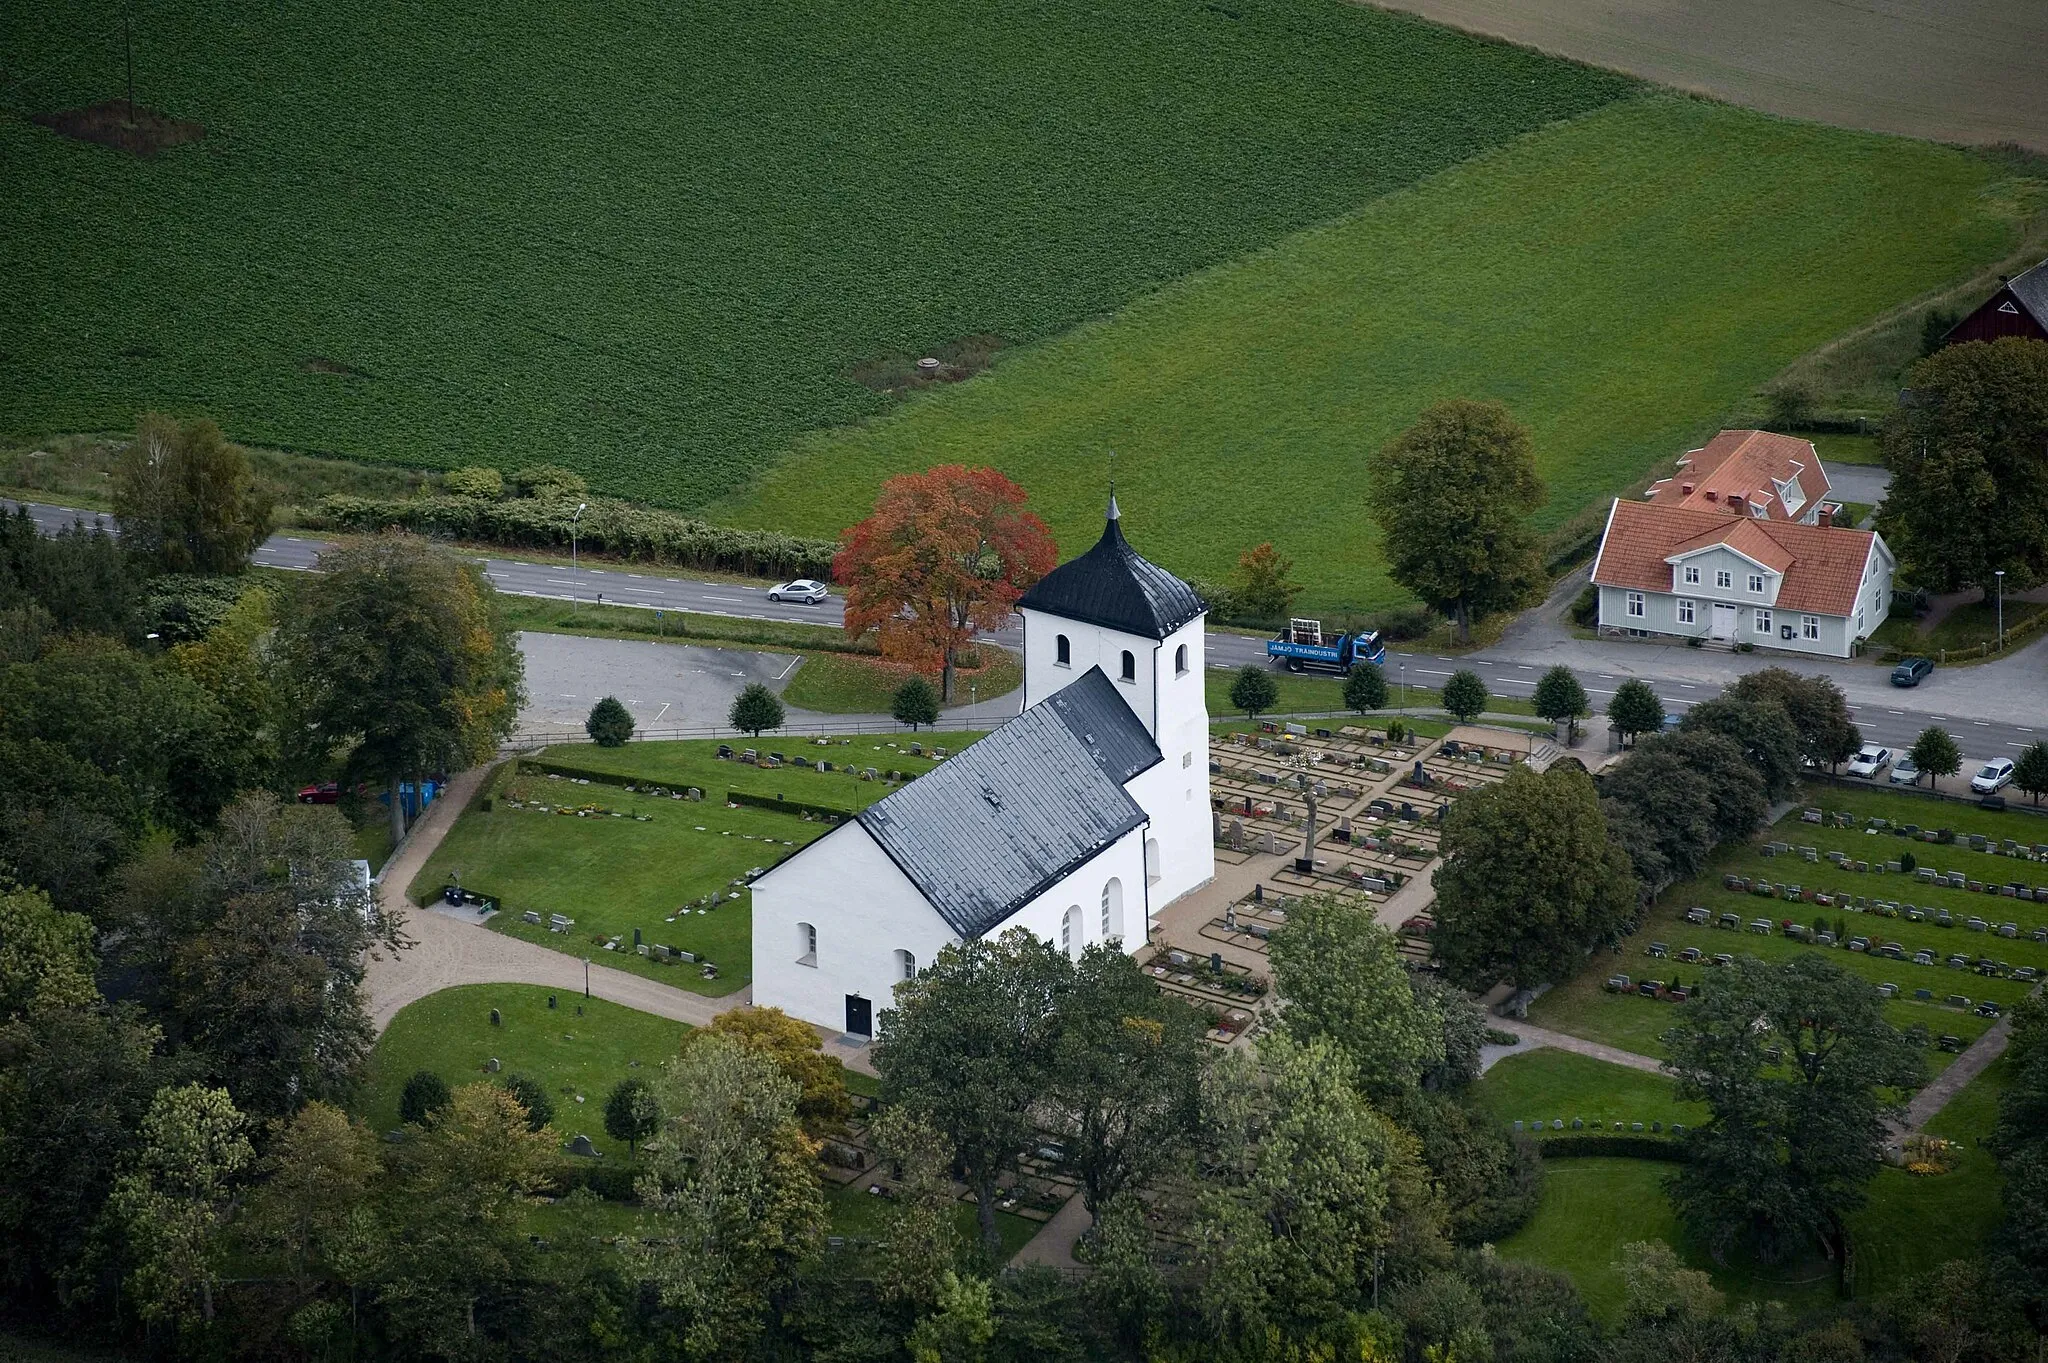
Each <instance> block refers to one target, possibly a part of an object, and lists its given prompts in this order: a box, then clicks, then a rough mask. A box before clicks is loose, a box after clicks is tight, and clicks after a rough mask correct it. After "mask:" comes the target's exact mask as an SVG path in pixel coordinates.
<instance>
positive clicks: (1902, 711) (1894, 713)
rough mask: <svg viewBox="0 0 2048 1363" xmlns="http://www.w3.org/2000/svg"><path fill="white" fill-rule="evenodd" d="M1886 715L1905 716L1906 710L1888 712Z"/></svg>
mask: <svg viewBox="0 0 2048 1363" xmlns="http://www.w3.org/2000/svg"><path fill="white" fill-rule="evenodd" d="M1885 713H1886V714H1888V715H1903V714H1905V713H1906V712H1905V711H1904V710H1887V711H1885Z"/></svg>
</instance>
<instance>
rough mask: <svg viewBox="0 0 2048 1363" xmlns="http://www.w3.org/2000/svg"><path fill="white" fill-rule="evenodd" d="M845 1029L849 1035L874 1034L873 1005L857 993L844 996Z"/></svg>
mask: <svg viewBox="0 0 2048 1363" xmlns="http://www.w3.org/2000/svg"><path fill="white" fill-rule="evenodd" d="M846 1030H847V1033H848V1034H849V1035H851V1036H873V1035H874V1034H875V1005H874V1004H872V1003H870V1002H868V1001H867V1000H866V999H864V998H862V997H861V996H860V995H858V994H848V995H847V996H846Z"/></svg>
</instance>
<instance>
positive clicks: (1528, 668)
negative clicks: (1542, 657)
mask: <svg viewBox="0 0 2048 1363" xmlns="http://www.w3.org/2000/svg"><path fill="white" fill-rule="evenodd" d="M1515 666H1516V667H1517V668H1519V669H1521V670H1522V671H1524V672H1534V671H1535V670H1536V664H1534V663H1516V664H1515Z"/></svg>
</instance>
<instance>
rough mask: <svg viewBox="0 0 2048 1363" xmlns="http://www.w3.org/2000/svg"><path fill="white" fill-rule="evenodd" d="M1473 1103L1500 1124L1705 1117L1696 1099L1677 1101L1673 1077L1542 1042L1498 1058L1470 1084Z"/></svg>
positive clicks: (1690, 1121) (1668, 1120)
mask: <svg viewBox="0 0 2048 1363" xmlns="http://www.w3.org/2000/svg"><path fill="white" fill-rule="evenodd" d="M1472 1101H1473V1102H1475V1103H1476V1104H1478V1106H1479V1107H1480V1109H1481V1110H1482V1111H1484V1112H1486V1113H1487V1114H1488V1115H1490V1116H1492V1117H1494V1118H1496V1119H1498V1120H1499V1121H1500V1122H1501V1123H1502V1124H1504V1125H1505V1124H1508V1123H1513V1122H1517V1121H1520V1122H1548V1121H1552V1120H1561V1121H1563V1122H1564V1124H1565V1126H1566V1128H1567V1129H1569V1128H1570V1126H1571V1123H1572V1119H1573V1118H1574V1117H1579V1118H1584V1119H1585V1122H1586V1125H1587V1126H1588V1127H1591V1126H1593V1125H1595V1124H1596V1123H1597V1124H1601V1125H1604V1126H1607V1127H1609V1128H1610V1129H1611V1127H1612V1125H1613V1123H1615V1122H1642V1123H1643V1124H1644V1125H1645V1126H1647V1125H1648V1124H1649V1123H1651V1122H1662V1123H1664V1124H1665V1125H1666V1126H1669V1125H1671V1123H1673V1122H1684V1123H1686V1124H1688V1125H1690V1124H1693V1123H1697V1122H1698V1121H1699V1120H1700V1119H1701V1118H1703V1117H1705V1116H1706V1115H1707V1110H1706V1108H1705V1106H1703V1105H1702V1104H1699V1103H1681V1102H1679V1101H1678V1099H1677V1098H1676V1097H1675V1096H1674V1094H1673V1091H1672V1081H1671V1079H1670V1078H1669V1077H1667V1076H1665V1075H1661V1074H1650V1073H1648V1072H1646V1071H1643V1070H1632V1069H1628V1068H1625V1067H1624V1066H1621V1065H1615V1064H1611V1063H1609V1062H1608V1061H1605V1060H1595V1059H1593V1058H1592V1057H1591V1056H1586V1055H1573V1054H1572V1053H1571V1052H1569V1051H1558V1050H1552V1049H1551V1048H1549V1047H1547V1046H1545V1047H1540V1048H1538V1049H1536V1050H1532V1051H1527V1052H1523V1053H1518V1054H1515V1055H1510V1056H1506V1057H1503V1058H1502V1059H1501V1060H1499V1061H1497V1062H1495V1064H1494V1066H1493V1068H1492V1069H1490V1070H1488V1071H1487V1072H1486V1073H1485V1074H1484V1075H1482V1076H1481V1077H1480V1079H1479V1082H1478V1083H1476V1084H1475V1085H1473V1088H1472Z"/></svg>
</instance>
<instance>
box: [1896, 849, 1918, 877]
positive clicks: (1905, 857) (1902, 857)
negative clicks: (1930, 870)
mask: <svg viewBox="0 0 2048 1363" xmlns="http://www.w3.org/2000/svg"><path fill="white" fill-rule="evenodd" d="M1899 869H1900V870H1901V871H1904V872H1905V873H1906V874H1907V875H1911V874H1913V872H1915V871H1917V870H1919V869H1920V858H1918V857H1916V856H1914V855H1913V854H1912V853H1911V852H1910V851H1908V852H1901V853H1899Z"/></svg>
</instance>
